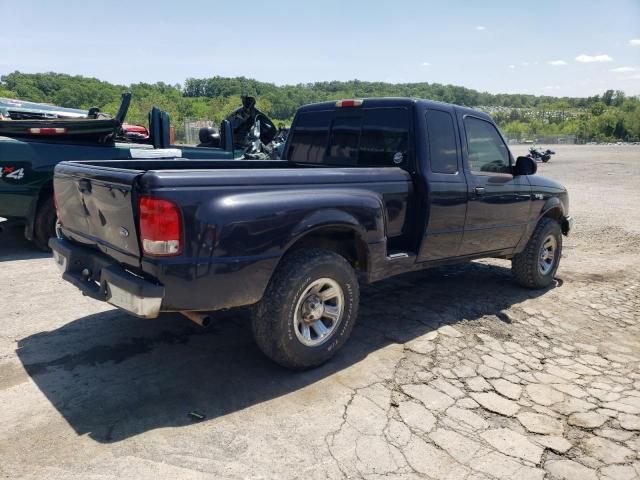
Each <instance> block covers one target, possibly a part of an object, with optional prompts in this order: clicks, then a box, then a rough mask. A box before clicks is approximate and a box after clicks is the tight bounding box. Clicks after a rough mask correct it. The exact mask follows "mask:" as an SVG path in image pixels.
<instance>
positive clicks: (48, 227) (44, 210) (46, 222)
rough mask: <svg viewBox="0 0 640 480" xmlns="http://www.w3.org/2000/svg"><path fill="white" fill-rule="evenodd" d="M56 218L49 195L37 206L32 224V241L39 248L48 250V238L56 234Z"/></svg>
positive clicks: (51, 197)
mask: <svg viewBox="0 0 640 480" xmlns="http://www.w3.org/2000/svg"><path fill="white" fill-rule="evenodd" d="M56 220H57V214H56V207H55V205H54V203H53V196H50V197H49V198H47V199H46V200H45V201H44V202H42V204H41V205H40V207H39V208H38V211H37V213H36V218H35V221H34V224H33V243H34V244H35V245H36V246H37V247H38V248H39V249H40V250H44V251H45V252H48V251H50V249H49V239H50V238H51V237H55V236H56Z"/></svg>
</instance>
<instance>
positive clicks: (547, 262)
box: [511, 218, 562, 289]
mask: <svg viewBox="0 0 640 480" xmlns="http://www.w3.org/2000/svg"><path fill="white" fill-rule="evenodd" d="M543 248H544V250H545V251H544V252H543ZM550 248H552V250H553V251H552V258H550V257H551V255H550ZM561 256H562V231H561V230H560V225H559V224H558V222H556V221H555V220H553V219H552V218H541V219H540V221H539V222H538V225H536V228H535V230H534V231H533V234H532V235H531V238H530V239H529V242H528V243H527V246H526V247H525V249H524V250H523V251H522V252H520V253H519V254H517V255H515V256H514V257H513V259H512V260H511V272H512V273H513V276H514V278H515V280H516V282H518V283H519V284H520V285H522V286H523V287H526V288H531V289H540V288H546V287H548V286H550V285H551V284H552V283H553V278H554V276H555V274H556V271H557V270H558V265H559V264H560V258H561ZM543 257H544V258H543Z"/></svg>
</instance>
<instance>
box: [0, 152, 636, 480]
mask: <svg viewBox="0 0 640 480" xmlns="http://www.w3.org/2000/svg"><path fill="white" fill-rule="evenodd" d="M557 150H558V155H556V156H555V157H554V158H553V160H552V161H551V163H549V164H547V165H541V168H540V170H541V173H542V174H544V175H547V176H549V177H551V178H554V179H557V180H559V181H561V182H563V183H565V184H566V185H567V186H568V188H569V189H570V194H571V209H572V214H573V215H574V217H575V219H576V231H575V233H574V235H573V236H571V237H569V238H568V239H565V250H564V258H563V260H562V264H561V266H560V270H559V272H558V281H557V284H556V286H555V287H554V288H551V289H549V290H546V291H527V290H523V289H521V288H519V287H517V286H515V285H514V283H513V282H512V281H511V279H510V273H509V270H508V267H509V264H508V262H505V261H499V260H487V261H481V262H474V263H471V264H468V265H463V266H456V267H447V268H440V269H437V270H432V271H426V272H421V273H417V274H411V275H407V276H401V277H397V278H394V279H391V280H388V281H384V282H380V283H377V284H374V285H371V286H368V287H366V288H364V289H363V293H362V307H361V313H360V318H359V320H358V324H357V326H356V328H355V330H354V333H353V338H352V339H351V341H350V342H349V343H348V344H347V345H346V347H345V349H343V350H342V351H341V352H340V353H339V354H338V356H337V357H336V358H335V359H334V360H333V361H332V362H330V363H329V364H327V365H325V366H323V367H321V368H319V369H316V370H313V371H311V372H306V373H292V372H289V371H286V370H283V369H281V368H279V367H277V366H275V365H273V364H272V363H270V362H269V361H268V360H266V359H265V358H264V357H263V356H262V355H261V354H260V353H259V351H258V350H257V348H256V346H255V345H254V344H253V341H252V339H251V335H250V329H249V328H248V323H247V315H246V313H244V312H230V313H225V314H219V315H217V316H216V321H215V323H214V325H213V327H212V328H210V329H208V330H199V329H198V328H197V327H195V326H192V325H191V324H190V323H189V322H188V321H186V320H185V319H183V318H181V317H180V316H177V315H167V316H163V317H161V318H160V319H157V320H154V321H149V320H146V321H145V320H138V319H134V318H131V317H128V316H126V315H123V314H122V313H120V312H119V311H117V310H113V309H111V308H110V307H108V306H106V305H102V304H99V303H96V302H94V301H92V300H89V299H86V298H83V297H82V296H81V295H80V294H79V292H77V291H76V289H75V288H73V287H72V286H70V285H68V284H66V283H65V282H63V281H62V280H61V279H60V278H59V274H58V272H57V270H56V268H55V267H54V265H53V263H52V262H51V260H50V259H48V258H46V256H45V255H43V254H39V253H37V252H35V251H34V250H32V249H30V247H29V246H28V245H27V244H26V243H25V242H24V241H22V240H21V239H20V236H19V231H10V232H5V233H4V234H2V235H3V236H2V237H0V241H1V246H0V272H1V273H0V291H1V297H0V298H2V300H1V308H0V325H2V328H1V332H0V425H2V427H1V428H0V477H6V478H33V479H42V478H72V479H73V478H77V479H83V480H84V479H93V478H96V479H98V478H99V479H107V478H120V477H125V478H187V479H191V478H194V479H198V478H216V479H219V478H225V479H226V478H228V479H240V478H263V479H271V478H278V479H282V478H305V479H340V478H366V479H378V478H383V477H384V478H392V479H414V478H415V479H418V478H431V479H467V480H472V479H473V480H480V479H502V478H505V479H506V478H509V479H542V478H549V479H579V480H590V479H607V480H608V479H634V478H640V459H639V452H640V323H639V321H640V318H639V317H640V271H639V270H640V268H639V267H640V249H639V247H640V208H638V202H639V201H640V195H639V194H638V190H637V183H638V180H639V179H640V148H637V147H635V148H634V147H618V146H611V147H604V146H598V147H573V146H559V147H558V148H557ZM516 153H519V152H518V150H517V149H516ZM193 410H195V411H198V412H201V413H203V414H204V415H206V419H205V420H203V421H197V422H193V421H191V420H190V418H189V417H188V415H187V414H188V412H190V411H193Z"/></svg>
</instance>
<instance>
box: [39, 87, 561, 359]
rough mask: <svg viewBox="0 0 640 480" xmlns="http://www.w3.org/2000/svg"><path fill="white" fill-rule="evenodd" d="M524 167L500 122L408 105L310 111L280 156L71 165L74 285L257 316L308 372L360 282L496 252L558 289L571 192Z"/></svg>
mask: <svg viewBox="0 0 640 480" xmlns="http://www.w3.org/2000/svg"><path fill="white" fill-rule="evenodd" d="M535 172H536V164H535V162H534V161H533V160H532V159H530V158H527V157H519V158H518V159H517V160H514V159H513V157H512V155H511V153H510V152H509V149H508V148H507V145H506V143H505V141H504V139H503V138H502V136H501V134H500V132H499V131H498V129H497V128H496V126H495V124H494V122H493V121H492V120H491V118H490V117H489V116H488V115H486V114H484V113H481V112H478V111H475V110H471V109H468V108H463V107H458V106H455V105H448V104H444V103H437V102H431V101H425V100H414V99H406V98H371V99H365V100H341V101H338V102H325V103H319V104H315V105H308V106H305V107H302V108H300V109H299V110H298V111H297V113H296V116H295V119H294V121H293V124H292V127H291V132H290V134H289V136H288V138H287V142H286V145H285V148H284V160H282V161H252V160H248V161H243V162H230V161H199V160H192V161H186V160H181V159H175V160H165V161H162V162H159V161H155V160H115V161H85V162H63V163H60V164H59V165H58V166H57V167H56V171H55V179H54V188H55V195H56V199H57V206H58V214H59V217H60V221H61V238H56V239H52V240H51V241H50V245H51V248H52V249H53V251H54V257H55V260H56V262H57V263H58V265H59V266H60V267H61V268H62V271H63V278H65V279H66V280H68V281H70V282H72V283H73V284H75V285H76V286H78V287H79V288H80V289H81V290H82V291H83V292H84V293H85V294H86V295H90V296H92V297H93V298H95V299H98V300H102V301H107V302H109V303H111V304H113V305H116V306H117V307H120V308H122V309H124V310H126V311H128V312H130V313H132V314H134V315H138V316H141V317H149V318H152V317H156V316H157V315H158V314H159V313H160V312H163V311H177V312H183V313H185V315H187V316H188V317H189V318H191V319H192V320H194V321H196V322H198V323H200V324H204V323H206V320H207V317H206V314H205V313H203V312H206V311H214V310H221V309H228V308H233V307H241V306H248V305H251V306H252V312H253V321H252V325H253V332H254V336H255V339H256V341H257V343H258V345H259V346H260V348H261V349H262V350H263V351H264V352H265V353H266V354H267V355H268V356H269V357H270V358H272V359H273V360H275V361H276V362H278V363H280V364H282V365H284V366H286V367H289V368H294V369H303V368H309V367H313V366H316V365H319V364H321V363H323V362H325V361H326V360H328V359H329V358H330V357H331V356H333V355H334V354H335V352H336V351H337V350H338V349H339V348H340V347H342V345H343V344H344V343H345V342H346V340H347V338H348V337H349V334H350V333H351V330H352V328H353V325H354V322H355V320H356V317H357V312H358V302H359V279H358V276H357V275H356V274H359V277H360V278H361V279H362V281H364V282H375V281H378V280H382V279H384V278H387V277H389V276H392V275H396V274H400V273H403V272H409V271H414V270H420V269H424V268H429V267H433V266H437V265H443V264H450V263H460V262H467V261H470V260H473V259H476V258H482V257H499V258H506V259H511V261H512V265H513V274H514V277H515V280H516V281H517V282H519V283H520V284H521V285H523V286H525V287H528V288H545V287H547V286H549V285H550V284H551V283H552V282H553V278H554V275H555V272H556V269H557V268H558V264H559V261H560V257H561V251H562V234H563V233H564V234H565V235H566V234H568V233H569V230H570V228H571V218H570V217H569V213H568V208H569V207H568V197H567V191H566V189H565V188H564V187H563V186H562V185H559V184H558V183H556V182H554V181H551V180H548V179H545V178H542V177H538V176H536V175H535Z"/></svg>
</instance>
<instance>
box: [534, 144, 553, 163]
mask: <svg viewBox="0 0 640 480" xmlns="http://www.w3.org/2000/svg"><path fill="white" fill-rule="evenodd" d="M555 154H556V152H555V151H553V150H551V149H550V148H547V149H546V150H544V151H542V150H540V149H538V148H536V147H531V148H530V149H529V153H528V154H527V157H529V158H532V159H534V160H535V161H542V162H543V163H547V162H548V161H549V160H551V155H555Z"/></svg>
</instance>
